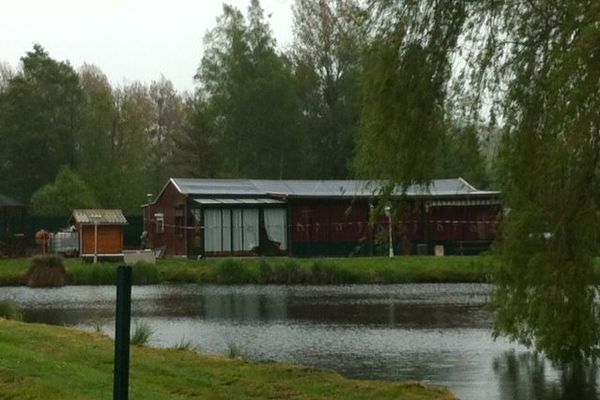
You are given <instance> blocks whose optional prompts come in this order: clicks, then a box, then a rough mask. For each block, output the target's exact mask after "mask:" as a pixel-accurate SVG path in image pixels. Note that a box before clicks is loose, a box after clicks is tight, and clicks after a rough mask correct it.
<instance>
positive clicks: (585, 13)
mask: <svg viewBox="0 0 600 400" xmlns="http://www.w3.org/2000/svg"><path fill="white" fill-rule="evenodd" d="M471 18H472V19H471V21H470V26H471V27H472V31H471V35H468V34H466V35H465V41H470V40H472V39H474V40H472V43H478V44H479V45H480V46H475V47H476V48H477V49H478V52H477V53H476V55H475V57H474V58H473V60H475V61H476V63H475V67H474V71H475V72H476V75H473V77H474V80H473V81H472V82H473V83H474V85H473V87H474V88H477V89H478V90H479V93H481V92H482V91H483V92H486V90H482V89H483V88H486V89H487V94H488V99H490V101H491V102H492V103H491V104H494V106H493V107H492V110H494V111H495V113H496V115H498V116H499V117H500V119H499V121H500V122H501V124H502V129H503V131H504V140H503V145H502V150H501V159H500V165H499V171H500V178H501V179H500V182H501V189H502V193H503V202H504V207H505V210H506V213H505V215H504V221H503V236H502V245H501V261H502V262H501V263H499V269H498V271H497V273H496V275H495V283H496V290H495V296H494V301H493V306H494V312H495V330H494V333H495V334H496V335H506V336H508V337H509V338H511V339H513V340H516V341H519V342H521V343H523V344H525V345H528V346H531V345H533V346H534V347H535V348H536V349H537V350H540V351H542V352H543V353H545V354H546V355H547V356H548V357H549V358H550V359H551V360H553V361H558V362H574V361H580V360H587V359H590V358H594V357H596V356H597V355H598V350H599V342H600V318H599V317H600V316H599V309H598V305H597V304H596V303H595V297H596V295H597V286H596V285H595V282H594V270H593V256H594V255H595V254H596V253H597V251H598V249H599V247H598V238H599V236H598V226H599V224H598V222H599V213H598V212H599V207H598V206H599V203H598V201H599V200H600V197H599V193H600V192H599V189H600V3H599V2H598V1H596V0H589V1H588V0H585V1H564V2H548V1H545V0H529V1H518V2H516V1H510V0H505V1H487V0H486V1H482V2H480V3H479V4H478V5H477V7H476V8H475V9H474V10H473V14H472V15H471ZM482 78H483V79H482ZM477 83H483V85H481V86H479V85H476V84H477Z"/></svg>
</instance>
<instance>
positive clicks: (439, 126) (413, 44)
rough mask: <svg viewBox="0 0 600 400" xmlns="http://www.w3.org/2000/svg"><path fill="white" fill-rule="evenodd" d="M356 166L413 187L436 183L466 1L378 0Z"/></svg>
mask: <svg viewBox="0 0 600 400" xmlns="http://www.w3.org/2000/svg"><path fill="white" fill-rule="evenodd" d="M369 6H370V10H371V14H370V15H369V19H368V22H367V23H368V26H369V35H370V36H371V37H372V41H371V43H370V45H369V48H368V50H367V55H366V61H365V71H364V76H363V95H364V98H363V110H362V122H361V125H362V127H361V135H360V138H359V143H358V152H357V158H356V165H357V169H358V171H359V173H360V174H361V175H362V176H365V177H368V178H373V179H387V180H389V182H390V183H391V184H399V185H401V186H404V187H407V186H408V185H410V184H413V183H425V182H428V181H430V180H431V179H433V178H434V174H435V171H436V169H437V167H436V165H437V161H438V160H437V158H436V148H437V146H438V144H439V142H440V141H441V139H442V138H443V136H444V135H445V134H446V129H447V118H446V116H445V110H446V94H447V93H446V90H447V82H448V79H449V76H450V74H451V69H452V63H451V57H452V54H453V52H454V51H455V48H456V44H457V40H458V37H459V36H460V34H461V32H462V26H463V23H464V20H465V5H464V2H462V1H437V0H426V1H406V2H402V3H395V2H387V1H379V0H373V1H371V2H369Z"/></svg>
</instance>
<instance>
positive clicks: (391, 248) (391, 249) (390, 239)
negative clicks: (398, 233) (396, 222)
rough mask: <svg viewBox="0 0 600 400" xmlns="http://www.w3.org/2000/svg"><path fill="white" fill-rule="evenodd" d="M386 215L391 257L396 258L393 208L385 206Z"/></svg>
mask: <svg viewBox="0 0 600 400" xmlns="http://www.w3.org/2000/svg"><path fill="white" fill-rule="evenodd" d="M384 211H385V215H386V216H387V217H388V233H389V236H390V237H389V242H390V243H389V244H390V254H389V257H390V258H391V257H394V242H393V241H392V207H390V206H389V205H388V206H385V208H384Z"/></svg>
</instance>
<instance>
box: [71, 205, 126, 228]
mask: <svg viewBox="0 0 600 400" xmlns="http://www.w3.org/2000/svg"><path fill="white" fill-rule="evenodd" d="M71 219H72V220H74V221H75V222H76V223H79V224H84V225H87V224H94V223H98V224H101V225H127V219H125V216H124V215H123V212H122V211H121V210H104V209H86V210H81V209H79V210H73V214H72V215H71Z"/></svg>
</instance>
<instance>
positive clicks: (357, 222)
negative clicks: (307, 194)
mask: <svg viewBox="0 0 600 400" xmlns="http://www.w3.org/2000/svg"><path fill="white" fill-rule="evenodd" d="M368 221H369V208H368V205H367V204H366V203H354V204H353V203H352V202H351V201H348V200H343V201H335V200H334V201H326V200H325V201H324V200H322V201H310V200H308V201H307V200H302V201H297V200H290V226H289V227H288V229H289V230H290V238H291V240H292V242H313V243H324V242H329V243H344V242H358V241H360V240H364V239H365V237H366V236H367V235H368Z"/></svg>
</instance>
